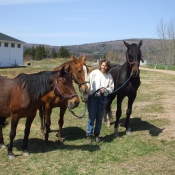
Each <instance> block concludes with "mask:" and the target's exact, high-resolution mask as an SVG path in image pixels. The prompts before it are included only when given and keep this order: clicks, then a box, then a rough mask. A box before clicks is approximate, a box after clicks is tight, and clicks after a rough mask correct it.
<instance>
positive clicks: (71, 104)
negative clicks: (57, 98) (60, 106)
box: [68, 101, 80, 109]
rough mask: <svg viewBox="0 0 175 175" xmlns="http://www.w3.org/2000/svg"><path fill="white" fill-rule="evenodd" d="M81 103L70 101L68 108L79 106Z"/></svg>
mask: <svg viewBox="0 0 175 175" xmlns="http://www.w3.org/2000/svg"><path fill="white" fill-rule="evenodd" d="M79 103H80V102H79V101H70V102H69V103H68V108H69V109H74V108H76V107H78V105H79Z"/></svg>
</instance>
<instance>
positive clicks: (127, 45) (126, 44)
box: [123, 40, 129, 48]
mask: <svg viewBox="0 0 175 175" xmlns="http://www.w3.org/2000/svg"><path fill="white" fill-rule="evenodd" d="M123 42H124V44H125V46H126V47H127V48H129V44H128V43H127V42H125V41H124V40H123Z"/></svg>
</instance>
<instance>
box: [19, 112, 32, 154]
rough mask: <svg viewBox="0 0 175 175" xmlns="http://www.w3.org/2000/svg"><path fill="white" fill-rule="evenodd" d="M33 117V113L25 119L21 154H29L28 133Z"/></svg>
mask: <svg viewBox="0 0 175 175" xmlns="http://www.w3.org/2000/svg"><path fill="white" fill-rule="evenodd" d="M34 118H35V115H33V116H32V117H28V118H27V119H26V124H25V130H24V139H23V145H22V149H23V156H29V152H28V149H27V148H28V138H29V134H30V128H31V124H32V122H33V119H34Z"/></svg>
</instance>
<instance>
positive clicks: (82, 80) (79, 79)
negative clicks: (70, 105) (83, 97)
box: [73, 55, 88, 92]
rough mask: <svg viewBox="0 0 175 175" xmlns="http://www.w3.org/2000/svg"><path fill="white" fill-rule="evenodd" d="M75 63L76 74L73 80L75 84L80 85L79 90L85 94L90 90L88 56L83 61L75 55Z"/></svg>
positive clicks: (83, 57)
mask: <svg viewBox="0 0 175 175" xmlns="http://www.w3.org/2000/svg"><path fill="white" fill-rule="evenodd" d="M73 61H74V63H75V67H74V72H73V79H74V81H75V83H77V84H78V85H79V89H80V91H81V92H85V91H86V89H87V88H88V86H87V84H86V83H87V81H86V77H87V69H86V68H87V66H86V55H83V56H82V58H81V59H77V58H76V57H75V56H74V55H73Z"/></svg>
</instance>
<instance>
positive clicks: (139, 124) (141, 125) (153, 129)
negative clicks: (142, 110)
mask: <svg viewBox="0 0 175 175" xmlns="http://www.w3.org/2000/svg"><path fill="white" fill-rule="evenodd" d="M125 120H126V119H125V118H122V119H120V122H119V123H120V126H122V127H124V124H125ZM114 124H115V122H112V123H111V125H114ZM130 128H131V131H132V132H135V131H144V130H148V131H149V133H150V135H151V136H158V135H159V134H160V133H162V132H163V130H164V129H165V128H163V129H161V128H159V127H157V126H155V125H152V124H150V123H149V122H146V121H143V120H141V118H138V117H137V118H131V119H130ZM123 135H125V132H121V133H120V136H123Z"/></svg>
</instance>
